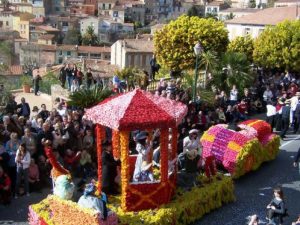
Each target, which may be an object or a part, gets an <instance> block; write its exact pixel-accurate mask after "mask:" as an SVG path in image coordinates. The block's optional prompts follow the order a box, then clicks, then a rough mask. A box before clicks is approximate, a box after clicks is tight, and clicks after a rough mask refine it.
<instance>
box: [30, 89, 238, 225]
mask: <svg viewBox="0 0 300 225" xmlns="http://www.w3.org/2000/svg"><path fill="white" fill-rule="evenodd" d="M186 113H187V106H186V105H184V104H182V103H180V102H176V101H173V100H169V99H166V98H163V97H159V96H154V95H152V94H151V93H149V92H146V91H142V90H140V89H136V90H134V91H131V92H128V93H125V94H120V95H117V96H114V97H111V98H108V99H106V100H104V101H103V102H101V103H100V104H98V105H96V106H94V107H92V108H90V109H87V110H86V116H87V118H88V119H89V120H91V121H93V123H94V124H96V140H97V160H98V181H101V180H102V166H101V165H102V161H101V160H102V157H101V155H102V142H103V141H104V140H105V139H106V136H105V128H107V127H108V128H110V129H112V147H113V155H114V157H115V158H120V160H121V168H120V171H121V195H120V196H117V197H113V196H109V200H108V208H110V209H111V210H112V212H113V213H112V216H111V218H110V219H111V221H110V220H107V221H105V222H104V221H102V223H103V224H111V225H112V224H115V216H114V215H117V217H118V223H119V224H124V225H134V224H136V225H139V224H149V225H150V224H151V225H170V224H172V225H175V224H189V223H192V222H193V221H195V220H197V219H199V218H201V217H202V216H203V215H204V214H206V213H208V212H210V211H211V210H214V209H216V208H219V207H221V206H222V204H224V203H228V202H232V201H234V200H235V197H234V186H233V181H232V179H231V178H230V177H225V176H223V175H220V174H218V175H216V176H214V177H213V178H211V177H210V178H207V177H205V176H204V175H203V176H200V177H199V182H200V185H198V186H195V187H193V188H191V189H190V190H189V191H182V190H180V189H177V188H176V179H177V173H176V172H177V171H176V169H175V171H174V172H173V173H171V174H170V173H169V172H168V157H170V156H171V157H172V158H176V157H177V134H178V130H177V126H178V125H179V124H180V123H181V121H182V119H183V118H184V116H185V115H186ZM137 129H138V130H146V131H148V133H149V134H150V136H151V134H152V133H153V131H154V130H157V129H159V130H160V142H159V143H160V154H161V157H160V164H161V166H160V172H159V174H160V176H159V179H157V180H154V181H147V182H134V181H132V175H133V170H134V166H135V161H136V158H137V156H136V155H130V154H129V152H130V151H129V150H130V149H129V140H130V132H131V131H135V130H137ZM170 136H171V141H170ZM149 138H150V137H149ZM169 145H171V147H172V148H171V152H170V151H169V150H168V146H169ZM97 188H98V190H97V191H98V193H101V189H102V187H101V182H98V186H97ZM74 204H76V203H73V202H71V203H68V201H65V200H59V199H57V198H56V197H51V196H50V197H48V198H46V199H44V200H43V201H42V202H40V203H38V204H35V205H32V206H30V218H32V219H31V221H33V220H34V219H36V218H39V219H40V221H43V222H44V223H43V224H59V225H61V224H60V223H59V222H58V221H59V220H63V214H59V216H60V217H59V219H58V218H55V219H54V218H53V210H52V208H53V205H54V206H57V205H59V206H62V205H64V206H65V207H66V208H67V209H65V210H64V211H66V212H68V213H66V214H65V216H68V217H70V218H72V219H70V220H68V225H73V224H74V225H75V224H76V225H78V224H80V225H81V224H95V221H97V218H95V215H94V214H91V212H90V211H86V210H82V209H80V208H78V206H75V205H74ZM55 213H58V210H56V211H55ZM75 214H83V216H86V217H88V218H89V221H91V223H83V220H82V219H79V221H76V219H74V218H77V217H78V216H77V217H76V216H75ZM92 215H94V217H93V216H92ZM35 221H36V220H35ZM30 224H31V225H33V224H39V223H30ZM99 224H100V223H99Z"/></svg>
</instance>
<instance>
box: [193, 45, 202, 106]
mask: <svg viewBox="0 0 300 225" xmlns="http://www.w3.org/2000/svg"><path fill="white" fill-rule="evenodd" d="M201 52H202V46H201V43H200V41H198V43H197V44H196V45H195V46H194V53H195V55H196V65H195V77H194V86H193V102H196V89H197V80H198V58H199V56H200V54H201Z"/></svg>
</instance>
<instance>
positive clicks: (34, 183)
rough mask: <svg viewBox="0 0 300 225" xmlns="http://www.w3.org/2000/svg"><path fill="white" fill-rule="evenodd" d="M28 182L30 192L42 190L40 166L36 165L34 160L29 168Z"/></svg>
mask: <svg viewBox="0 0 300 225" xmlns="http://www.w3.org/2000/svg"><path fill="white" fill-rule="evenodd" d="M28 181H29V190H30V191H31V192H33V191H40V190H41V184H40V172H39V168H38V165H37V164H36V163H35V160H34V159H31V161H30V165H29V168H28Z"/></svg>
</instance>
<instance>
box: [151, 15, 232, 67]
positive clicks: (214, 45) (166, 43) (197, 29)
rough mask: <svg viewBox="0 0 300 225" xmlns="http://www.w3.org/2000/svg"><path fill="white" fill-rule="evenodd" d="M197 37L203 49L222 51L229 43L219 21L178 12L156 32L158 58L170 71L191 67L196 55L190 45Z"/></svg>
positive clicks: (196, 40)
mask: <svg viewBox="0 0 300 225" xmlns="http://www.w3.org/2000/svg"><path fill="white" fill-rule="evenodd" d="M198 41H200V43H201V45H202V47H203V50H204V52H206V51H213V52H216V53H217V54H221V53H222V52H224V51H225V50H226V47H227V44H228V32H227V30H226V29H225V27H224V24H223V23H222V22H220V21H215V20H213V19H203V18H199V17H195V16H193V17H188V16H186V15H183V16H180V17H179V18H178V19H177V20H175V21H171V22H170V23H169V24H167V25H165V26H164V27H163V29H162V30H160V31H157V32H156V33H155V35H154V46H155V52H156V56H157V60H158V61H159V63H160V64H162V65H163V66H165V67H167V68H169V69H171V70H173V71H181V70H185V69H192V68H193V67H194V65H195V59H196V57H195V55H194V50H193V48H194V46H195V44H196V43H197V42H198Z"/></svg>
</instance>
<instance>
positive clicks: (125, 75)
mask: <svg viewBox="0 0 300 225" xmlns="http://www.w3.org/2000/svg"><path fill="white" fill-rule="evenodd" d="M116 75H117V76H118V77H120V78H121V79H122V80H125V81H126V83H127V88H128V90H130V89H133V88H135V87H136V86H139V87H142V88H145V87H147V85H148V82H147V81H148V79H149V78H148V77H146V74H145V73H144V71H142V70H141V69H138V68H135V67H125V68H124V69H122V70H117V71H116Z"/></svg>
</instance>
